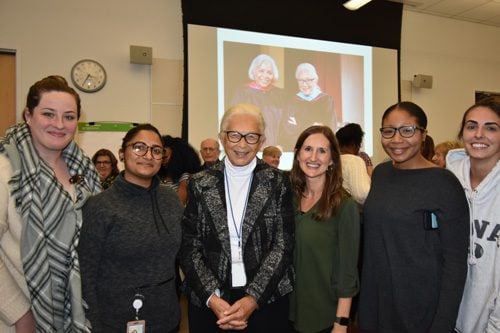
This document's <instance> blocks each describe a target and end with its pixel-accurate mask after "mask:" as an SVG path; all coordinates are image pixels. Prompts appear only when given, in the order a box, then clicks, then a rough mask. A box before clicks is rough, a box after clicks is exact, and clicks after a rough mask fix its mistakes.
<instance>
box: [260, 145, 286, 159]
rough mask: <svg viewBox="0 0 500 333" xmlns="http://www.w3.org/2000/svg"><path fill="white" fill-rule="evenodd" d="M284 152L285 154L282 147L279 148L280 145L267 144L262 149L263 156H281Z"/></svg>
mask: <svg viewBox="0 0 500 333" xmlns="http://www.w3.org/2000/svg"><path fill="white" fill-rule="evenodd" d="M282 154H283V152H282V151H281V149H279V148H278V147H275V146H267V147H266V148H264V150H263V151H262V156H274V155H278V156H280V157H281V155H282Z"/></svg>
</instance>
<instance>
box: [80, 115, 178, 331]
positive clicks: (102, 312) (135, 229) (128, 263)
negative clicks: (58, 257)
mask: <svg viewBox="0 0 500 333" xmlns="http://www.w3.org/2000/svg"><path fill="white" fill-rule="evenodd" d="M163 154H164V149H163V144H162V140H161V135H160V133H159V132H158V130H157V129H156V128H155V127H153V126H151V125H149V124H143V125H139V126H136V127H134V128H132V129H131V130H129V131H128V133H127V134H126V135H125V137H124V138H123V143H122V146H121V149H120V151H119V155H120V158H121V159H123V161H124V165H125V169H124V171H123V172H121V173H120V175H119V176H118V177H117V178H116V180H115V182H114V183H113V186H111V187H110V188H109V189H108V190H106V191H104V192H102V193H101V194H99V195H97V196H95V197H93V198H91V199H90V200H89V201H88V203H87V204H86V205H85V207H84V209H83V219H84V223H83V228H82V235H81V239H80V246H79V249H78V250H79V254H80V262H81V270H82V281H83V297H84V300H85V301H86V302H87V303H88V310H87V311H88V312H87V315H88V318H89V319H90V322H91V324H92V332H106V333H108V332H119V333H122V332H124V331H125V329H126V327H127V323H128V322H133V321H135V320H144V321H145V326H146V328H147V332H150V333H153V332H171V331H175V329H176V327H177V325H178V323H179V318H180V310H179V303H178V299H177V294H176V291H175V270H174V262H175V256H176V254H177V251H178V249H179V245H180V220H181V216H182V207H181V205H180V203H179V198H178V197H177V194H176V193H175V192H174V191H173V190H171V189H170V188H168V187H166V186H160V180H159V178H158V177H157V176H156V174H157V172H158V170H159V169H160V166H161V162H162V158H163Z"/></svg>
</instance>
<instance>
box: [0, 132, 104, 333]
mask: <svg viewBox="0 0 500 333" xmlns="http://www.w3.org/2000/svg"><path fill="white" fill-rule="evenodd" d="M0 152H2V153H5V154H7V155H8V156H9V159H10V160H11V163H12V166H13V169H14V173H13V176H12V178H11V180H10V181H9V186H10V188H11V194H12V196H13V198H14V199H15V200H16V206H17V209H18V212H19V213H20V215H21V217H22V220H23V223H24V224H23V233H22V237H21V258H22V262H23V269H24V275H25V278H26V282H27V285H28V290H29V293H30V298H31V304H32V311H33V314H34V316H35V321H36V331H37V332H43V333H49V332H68V333H69V332H90V329H89V324H88V321H86V320H85V312H84V309H83V301H82V296H81V280H80V267H79V266H80V265H79V262H78V255H77V252H76V247H77V245H78V240H79V236H80V228H81V223H82V218H81V207H82V206H83V204H84V202H85V200H86V198H88V197H89V196H90V195H92V194H95V193H97V192H99V191H100V185H99V178H98V176H97V173H96V172H95V169H94V166H93V164H92V161H91V160H90V159H89V158H88V157H86V156H85V155H84V154H83V151H82V150H81V149H80V148H79V147H78V146H77V144H76V143H75V142H74V141H72V142H71V143H70V144H69V145H68V146H67V147H66V148H65V149H64V151H63V153H62V155H63V158H64V160H65V161H66V164H67V167H68V170H69V173H70V175H71V176H72V178H74V179H76V181H77V182H76V183H75V192H76V201H75V202H73V200H72V198H71V196H70V195H69V194H68V192H66V191H65V190H64V188H63V186H62V185H61V184H60V183H59V182H58V181H57V178H56V176H55V173H54V171H53V170H52V168H50V167H49V166H48V165H47V164H46V163H45V162H44V161H43V160H42V159H40V158H39V156H38V154H37V152H36V150H35V148H34V146H33V142H32V137H31V133H30V130H29V128H28V126H27V125H26V124H18V125H14V126H12V127H11V128H9V129H8V130H7V133H6V136H5V137H4V138H2V139H0Z"/></svg>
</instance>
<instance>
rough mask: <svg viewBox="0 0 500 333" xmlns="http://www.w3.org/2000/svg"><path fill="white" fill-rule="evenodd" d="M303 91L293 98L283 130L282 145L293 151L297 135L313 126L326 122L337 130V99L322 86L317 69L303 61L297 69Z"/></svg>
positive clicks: (284, 120) (283, 123) (298, 80)
mask: <svg viewBox="0 0 500 333" xmlns="http://www.w3.org/2000/svg"><path fill="white" fill-rule="evenodd" d="M295 78H296V80H297V85H298V89H299V91H298V92H297V93H296V94H295V95H294V96H293V97H292V99H291V101H290V104H289V106H288V108H287V113H286V114H285V115H284V117H283V119H282V121H281V124H282V126H283V127H282V130H281V131H280V144H281V145H282V146H283V148H284V149H285V150H287V151H293V147H294V144H295V138H296V137H298V135H299V134H300V133H301V132H302V131H303V130H305V129H306V128H308V127H309V126H311V125H324V126H328V127H330V128H331V129H332V130H333V132H335V130H336V127H337V117H336V115H335V111H334V110H333V98H332V96H330V95H328V94H327V93H325V92H323V91H322V90H321V88H320V86H319V85H318V74H317V72H316V68H315V67H314V66H313V65H312V64H310V63H301V64H299V65H298V66H297V69H296V70H295Z"/></svg>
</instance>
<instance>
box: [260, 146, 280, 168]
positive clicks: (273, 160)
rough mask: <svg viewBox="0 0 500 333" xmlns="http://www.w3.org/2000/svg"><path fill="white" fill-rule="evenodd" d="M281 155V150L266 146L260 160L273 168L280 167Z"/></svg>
mask: <svg viewBox="0 0 500 333" xmlns="http://www.w3.org/2000/svg"><path fill="white" fill-rule="evenodd" d="M281 155H282V152H281V149H279V148H278V147H276V146H267V147H266V148H264V150H263V151H262V159H263V160H264V162H266V163H267V164H269V165H270V166H272V167H275V168H277V167H278V166H279V165H280V158H281Z"/></svg>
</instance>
